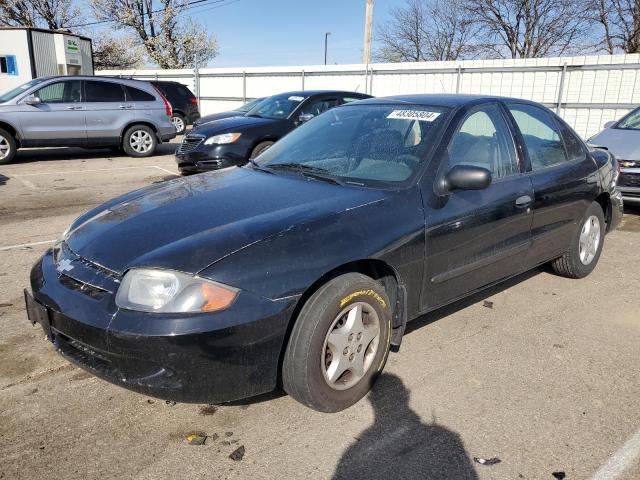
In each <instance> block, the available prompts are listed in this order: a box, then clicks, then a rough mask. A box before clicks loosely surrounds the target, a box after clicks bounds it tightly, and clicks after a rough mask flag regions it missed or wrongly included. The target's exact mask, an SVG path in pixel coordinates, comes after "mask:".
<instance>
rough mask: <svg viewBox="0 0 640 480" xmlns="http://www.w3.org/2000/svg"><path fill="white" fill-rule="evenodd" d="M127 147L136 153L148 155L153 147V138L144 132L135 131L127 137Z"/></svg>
mask: <svg viewBox="0 0 640 480" xmlns="http://www.w3.org/2000/svg"><path fill="white" fill-rule="evenodd" d="M129 145H131V148H132V149H133V150H135V151H136V152H137V153H148V152H149V151H151V148H152V147H153V138H151V135H150V134H149V132H147V131H145V130H135V131H134V132H133V133H132V134H131V136H130V137H129Z"/></svg>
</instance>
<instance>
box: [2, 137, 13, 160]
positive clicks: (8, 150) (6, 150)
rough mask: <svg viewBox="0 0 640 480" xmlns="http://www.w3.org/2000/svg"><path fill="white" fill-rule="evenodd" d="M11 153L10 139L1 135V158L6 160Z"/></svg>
mask: <svg viewBox="0 0 640 480" xmlns="http://www.w3.org/2000/svg"><path fill="white" fill-rule="evenodd" d="M9 153H11V145H10V144H9V140H7V139H6V138H4V137H3V136H2V135H0V160H4V159H5V158H7V157H8V156H9Z"/></svg>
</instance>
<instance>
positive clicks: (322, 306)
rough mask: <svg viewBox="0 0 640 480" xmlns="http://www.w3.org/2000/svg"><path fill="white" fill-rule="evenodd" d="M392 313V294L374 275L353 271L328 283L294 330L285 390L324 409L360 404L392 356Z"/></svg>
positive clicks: (286, 361) (284, 376)
mask: <svg viewBox="0 0 640 480" xmlns="http://www.w3.org/2000/svg"><path fill="white" fill-rule="evenodd" d="M358 309H361V310H360V311H361V312H362V313H361V315H360V317H359V318H360V320H361V322H360V324H359V328H358V323H357V322H355V328H350V325H351V324H352V321H355V319H357V318H358V315H357V311H358ZM352 315H353V318H352ZM391 317H392V314H391V306H390V304H389V298H388V296H387V293H386V292H385V290H384V288H383V287H382V285H380V284H379V283H378V282H376V281H375V280H373V279H372V278H369V277H367V276H365V275H362V274H360V273H347V274H344V275H340V276H339V277H336V278H334V279H333V280H330V281H329V282H327V283H326V284H324V285H323V286H322V287H320V288H319V289H318V290H317V291H316V292H315V293H314V294H313V295H312V296H311V297H310V298H309V299H308V300H307V301H306V302H305V304H304V306H303V307H302V309H301V311H300V314H299V315H298V318H297V320H296V323H295V324H294V326H293V329H292V331H291V336H290V338H289V343H288V345H287V350H286V352H285V356H284V360H283V365H282V384H283V387H284V390H285V391H286V392H287V393H288V394H289V395H291V396H292V397H293V398H294V399H296V400H297V401H299V402H300V403H302V404H304V405H306V406H308V407H311V408H313V409H314V410H318V411H320V412H329V413H332V412H339V411H340V410H344V409H345V408H347V407H350V406H351V405H353V404H354V403H356V402H357V401H358V400H360V399H361V398H362V397H364V396H365V395H366V393H367V392H368V391H369V390H370V389H371V387H372V386H373V383H374V382H375V380H376V378H377V377H378V375H379V374H380V372H381V371H382V369H383V368H384V365H385V363H386V361H387V356H388V354H389V345H390V340H391ZM376 322H377V323H376ZM376 324H377V327H378V330H377V336H374V334H375V332H376V329H375V326H376ZM343 329H346V330H343ZM331 332H333V335H332V337H333V338H334V343H333V344H332V342H331V341H329V334H330V333H331ZM350 334H351V335H350ZM336 339H337V340H336ZM335 355H338V357H336V356H335ZM358 360H361V361H358ZM345 366H346V367H347V368H346V369H345V370H344V373H343V374H340V372H341V370H342V368H344V367H345ZM334 367H335V368H334ZM358 367H360V368H359V371H360V374H358V373H357V372H358Z"/></svg>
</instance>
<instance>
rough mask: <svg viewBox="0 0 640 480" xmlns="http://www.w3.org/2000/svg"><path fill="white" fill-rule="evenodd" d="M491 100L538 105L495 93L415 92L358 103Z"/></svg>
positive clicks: (456, 103) (457, 104)
mask: <svg viewBox="0 0 640 480" xmlns="http://www.w3.org/2000/svg"><path fill="white" fill-rule="evenodd" d="M491 100H501V101H510V102H519V103H530V104H533V105H537V104H536V103H535V102H531V101H529V100H523V99H520V98H510V97H499V96H494V95H467V94H415V95H394V96H390V97H373V98H368V99H366V100H361V101H359V102H358V104H360V105H362V104H373V103H385V104H394V103H396V104H401V103H405V104H411V105H425V106H426V105H430V106H433V107H452V108H456V107H461V106H463V105H471V104H476V103H481V102H486V101H491Z"/></svg>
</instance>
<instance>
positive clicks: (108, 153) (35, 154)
mask: <svg viewBox="0 0 640 480" xmlns="http://www.w3.org/2000/svg"><path fill="white" fill-rule="evenodd" d="M179 146H180V144H178V143H161V144H160V145H158V147H157V149H156V152H155V153H154V156H161V155H173V154H174V153H175V151H176V149H177V148H178V147H179ZM93 158H129V157H128V155H127V154H126V153H124V152H121V151H114V150H111V149H109V148H77V147H60V148H57V147H53V148H39V149H36V148H33V149H31V148H28V149H21V150H18V152H17V153H16V157H15V158H14V160H13V163H14V164H15V163H33V162H47V161H56V160H91V159H93Z"/></svg>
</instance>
